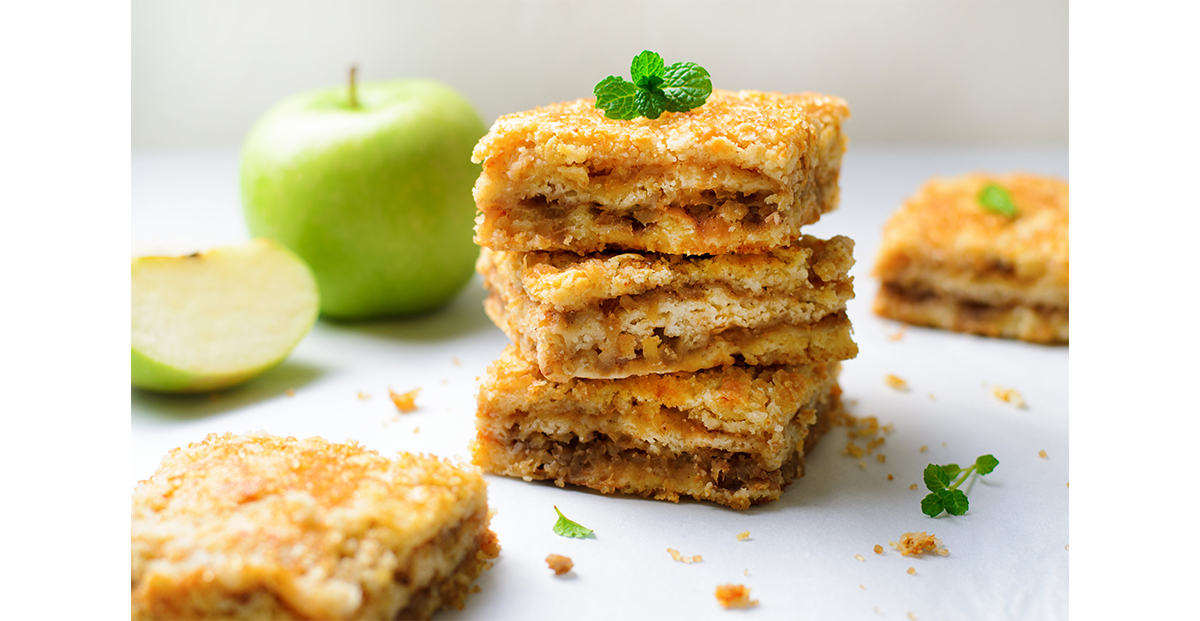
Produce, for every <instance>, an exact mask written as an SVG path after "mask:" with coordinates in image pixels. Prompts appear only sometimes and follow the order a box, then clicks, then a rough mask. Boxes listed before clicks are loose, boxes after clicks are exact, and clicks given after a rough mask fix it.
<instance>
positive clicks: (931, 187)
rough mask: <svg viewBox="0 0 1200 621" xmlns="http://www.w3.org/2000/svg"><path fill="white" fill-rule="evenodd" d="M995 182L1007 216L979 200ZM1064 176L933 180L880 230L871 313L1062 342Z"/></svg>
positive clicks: (1066, 255)
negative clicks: (1005, 198) (1010, 211)
mask: <svg viewBox="0 0 1200 621" xmlns="http://www.w3.org/2000/svg"><path fill="white" fill-rule="evenodd" d="M987 183H996V184H998V185H1000V186H1002V187H1004V188H1005V189H1006V190H1008V192H1009V194H1010V195H1011V197H1012V200H1013V203H1014V204H1015V206H1016V208H1017V210H1018V215H1017V216H1016V217H1015V218H1009V217H1006V216H1003V215H999V214H996V213H992V212H990V211H987V210H986V209H984V208H983V207H981V206H980V204H979V202H978V198H977V197H978V195H979V192H980V190H981V189H982V188H983V187H984V185H985V184H987ZM1068 194H1069V191H1068V185H1067V183H1066V182H1064V181H1061V180H1058V179H1052V178H1045V177H1038V176H1034V175H1025V174H1013V175H985V174H972V175H964V176H961V177H957V178H953V179H933V180H930V181H929V182H928V183H926V184H925V186H923V187H922V188H921V189H920V190H919V191H918V193H917V194H916V195H915V196H913V197H912V198H910V199H909V200H908V201H907V202H905V204H904V205H903V206H902V207H901V208H900V209H899V210H897V211H896V213H895V214H893V215H892V217H891V219H890V220H889V221H888V223H887V225H886V226H885V228H884V234H883V243H882V245H881V247H880V250H879V254H878V256H877V259H876V263H875V269H874V275H875V276H876V277H878V278H879V279H880V281H881V282H882V285H883V290H882V291H881V293H880V296H879V297H877V298H876V301H875V306H874V307H875V312H876V313H878V314H880V315H883V316H886V317H892V318H895V319H900V320H902V321H910V322H913V323H919V324H923V325H930V326H935V327H940V328H945V329H950V330H960V331H966V332H974V333H978V334H984V335H988V336H1002V337H1008V338H1019V339H1023V340H1028V341H1035V342H1044V343H1055V342H1062V343H1065V342H1067V318H1068V309H1069V289H1070V283H1069V276H1070V248H1069V225H1070V213H1069V206H1068Z"/></svg>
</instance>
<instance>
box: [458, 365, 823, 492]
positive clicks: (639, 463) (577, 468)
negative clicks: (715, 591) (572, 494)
mask: <svg viewBox="0 0 1200 621" xmlns="http://www.w3.org/2000/svg"><path fill="white" fill-rule="evenodd" d="M836 375H837V365H836V364H831V365H813V366H802V365H796V366H772V367H749V366H732V367H726V368H721V369H706V370H704V371H700V372H697V373H673V374H668V375H643V376H636V377H628V378H623V379H616V380H595V379H571V380H568V381H566V382H561V383H560V382H552V381H549V380H547V379H546V378H544V377H543V376H541V374H540V373H539V372H538V371H537V368H536V367H535V366H534V365H532V364H530V363H528V362H526V361H525V360H524V359H523V358H521V357H520V356H519V355H518V353H517V350H516V348H515V347H514V346H509V348H508V349H506V350H505V353H504V355H503V356H502V357H501V358H500V359H499V360H497V361H496V362H495V363H494V364H493V365H492V367H491V368H490V369H489V371H488V376H487V377H486V378H485V380H484V383H483V385H482V387H481V388H480V393H479V411H478V416H477V421H476V426H477V430H478V436H477V439H476V442H475V444H474V446H473V449H472V450H473V456H474V461H475V463H476V464H478V465H480V466H482V467H483V468H484V469H485V470H487V471H489V472H493V473H496V474H503V475H507V476H517V477H529V478H531V479H550V480H555V481H558V482H559V483H572V484H576V485H585V486H588V487H592V488H594V489H598V490H600V491H602V492H605V493H608V492H614V491H620V492H626V493H633V494H640V495H644V496H651V497H654V498H658V499H665V500H677V499H678V498H679V496H680V495H688V496H692V497H695V498H698V499H704V500H711V501H713V502H718V503H721V504H725V505H728V506H731V507H734V508H739V509H743V508H746V507H749V506H750V505H751V504H753V503H758V502H765V501H768V500H773V499H776V498H778V497H779V495H780V494H781V493H782V490H783V488H784V487H785V486H786V485H787V484H788V483H789V482H790V481H791V480H792V479H793V478H795V477H796V476H800V475H802V474H803V463H804V462H803V456H804V454H805V452H806V451H807V450H808V449H810V448H811V446H812V444H813V443H814V442H815V441H816V439H817V438H818V437H819V436H820V434H821V433H823V432H824V430H825V429H826V428H827V426H828V425H827V421H826V419H827V418H829V417H834V416H836V415H837V413H838V412H840V399H839V397H838V395H839V394H840V390H839V389H838V388H837V379H836Z"/></svg>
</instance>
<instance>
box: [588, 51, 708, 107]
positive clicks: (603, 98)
mask: <svg viewBox="0 0 1200 621" xmlns="http://www.w3.org/2000/svg"><path fill="white" fill-rule="evenodd" d="M629 73H630V76H631V77H632V78H633V81H632V82H626V81H625V80H624V79H623V78H621V77H618V76H611V75H610V76H608V77H607V78H604V79H603V80H601V81H600V83H599V84H597V85H596V88H594V89H593V90H592V93H593V94H594V95H595V96H596V108H597V109H599V110H604V116H606V117H608V118H610V119H618V120H631V119H636V118H637V117H639V116H644V117H646V118H648V119H657V118H658V117H660V116H662V114H663V112H687V111H688V110H692V109H695V108H698V107H700V106H702V105H704V102H706V101H708V96H709V95H711V94H712V78H711V76H709V74H708V71H706V70H705V69H704V68H703V67H701V66H700V65H697V64H696V63H690V62H689V63H674V64H672V65H670V66H669V67H664V66H663V59H662V57H661V56H659V55H658V54H656V53H654V52H651V51H650V50H645V51H643V52H642V53H641V54H638V55H637V56H634V57H633V62H632V63H631V64H630V66H629Z"/></svg>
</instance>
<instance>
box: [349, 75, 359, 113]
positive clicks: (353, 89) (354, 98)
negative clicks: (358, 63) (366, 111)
mask: <svg viewBox="0 0 1200 621" xmlns="http://www.w3.org/2000/svg"><path fill="white" fill-rule="evenodd" d="M357 73H358V67H355V66H353V65H351V66H350V107H351V108H357V107H358V88H357V85H356V84H355V83H354V77H355V75H356V74H357Z"/></svg>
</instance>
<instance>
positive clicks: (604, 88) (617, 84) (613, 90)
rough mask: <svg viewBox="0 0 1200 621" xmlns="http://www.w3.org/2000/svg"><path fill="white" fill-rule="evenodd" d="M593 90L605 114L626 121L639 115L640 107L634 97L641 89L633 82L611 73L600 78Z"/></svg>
mask: <svg viewBox="0 0 1200 621" xmlns="http://www.w3.org/2000/svg"><path fill="white" fill-rule="evenodd" d="M592 92H593V94H594V95H595V96H596V107H597V108H599V109H601V110H604V116H606V117H608V118H610V119H620V120H624V121H628V120H630V119H636V118H637V117H638V107H637V102H636V101H635V99H634V97H635V96H636V95H637V93H639V92H641V91H640V90H639V89H638V87H637V86H636V85H634V84H633V83H632V82H626V81H625V80H624V79H623V78H621V77H619V76H615V75H610V76H608V77H607V78H604V79H603V80H600V83H599V84H597V85H596V88H595V90H594V91H592Z"/></svg>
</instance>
